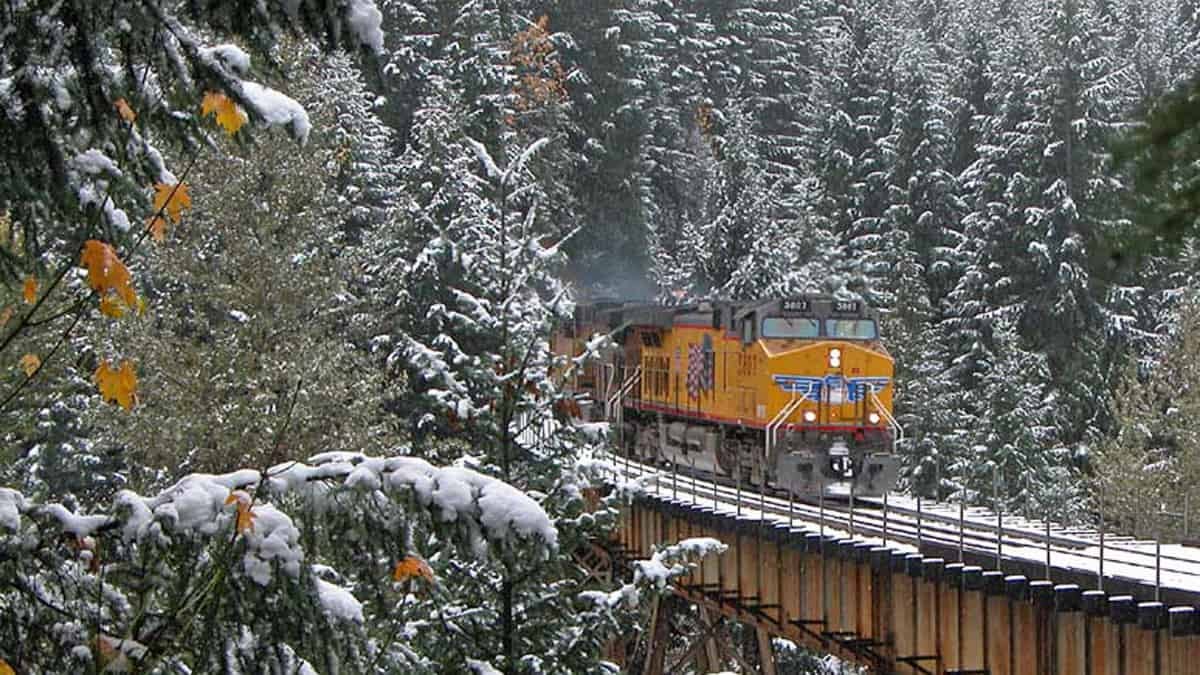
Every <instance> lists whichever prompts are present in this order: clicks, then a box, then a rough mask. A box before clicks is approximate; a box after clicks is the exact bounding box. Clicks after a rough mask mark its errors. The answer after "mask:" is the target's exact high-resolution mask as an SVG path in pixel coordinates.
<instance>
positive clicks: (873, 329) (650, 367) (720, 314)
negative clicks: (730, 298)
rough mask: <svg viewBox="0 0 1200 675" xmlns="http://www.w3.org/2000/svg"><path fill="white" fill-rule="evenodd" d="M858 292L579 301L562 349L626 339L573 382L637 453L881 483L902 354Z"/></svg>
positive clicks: (800, 481)
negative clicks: (893, 351) (895, 356)
mask: <svg viewBox="0 0 1200 675" xmlns="http://www.w3.org/2000/svg"><path fill="white" fill-rule="evenodd" d="M878 326H879V322H878V316H877V313H876V312H874V311H873V310H871V309H869V308H867V307H866V306H865V305H864V304H863V303H862V302H861V301H858V300H839V299H834V298H830V297H821V296H806V297H796V298H786V299H776V300H764V301H759V302H753V303H745V304H739V303H721V302H715V303H703V304H698V305H688V306H676V307H671V306H662V305H647V304H630V303H602V302H601V303H594V304H588V305H580V306H578V307H577V308H576V313H575V320H574V322H573V325H571V326H567V327H564V328H563V330H561V331H560V332H559V334H557V335H556V336H555V342H556V344H555V347H556V351H559V352H560V353H564V354H578V353H579V351H580V344H581V341H582V340H584V339H586V338H587V337H589V336H591V335H594V334H596V333H607V334H609V335H611V336H612V337H613V339H614V340H615V341H616V343H617V345H618V347H617V349H615V350H613V351H612V352H611V353H609V354H608V355H607V356H606V357H605V358H604V359H603V360H602V361H601V362H599V363H596V364H593V365H592V366H590V367H589V368H587V369H586V370H584V371H582V372H580V373H579V374H577V375H576V376H575V377H574V378H573V381H572V386H573V387H574V388H575V390H576V393H577V395H578V396H579V398H580V399H581V400H582V401H583V402H584V403H583V408H584V409H585V414H586V415H587V416H589V417H592V418H598V417H603V418H605V419H608V420H610V421H611V422H612V423H613V433H614V435H615V436H616V438H617V439H618V441H619V443H620V444H621V447H622V450H623V451H624V452H628V453H631V454H633V455H635V456H637V457H640V458H642V459H644V460H647V461H660V462H675V463H678V464H679V465H680V466H689V465H690V466H694V467H696V468H697V469H702V470H706V471H711V472H714V473H717V474H723V475H728V476H733V475H735V474H739V473H740V474H741V477H742V478H743V479H744V480H746V481H747V482H749V483H751V484H756V485H761V484H763V483H764V482H766V483H767V484H768V485H775V486H777V487H780V488H785V489H788V490H791V491H792V492H793V493H795V494H798V495H815V494H819V493H824V494H839V493H841V494H845V493H847V492H852V493H853V494H855V495H859V496H873V495H880V494H882V493H883V492H884V491H886V490H889V489H891V488H892V486H893V484H894V483H895V481H896V472H897V460H896V457H895V456H894V455H893V453H892V450H893V447H894V444H895V441H896V440H897V436H898V434H899V433H900V428H899V426H898V425H897V424H896V421H895V418H894V417H893V416H892V390H893V380H892V378H893V368H894V364H893V360H892V357H891V356H890V355H889V354H888V352H887V350H886V349H885V348H884V347H883V344H882V343H881V342H880V339H879V329H878Z"/></svg>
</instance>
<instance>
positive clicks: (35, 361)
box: [21, 354, 42, 377]
mask: <svg viewBox="0 0 1200 675" xmlns="http://www.w3.org/2000/svg"><path fill="white" fill-rule="evenodd" d="M41 367H42V360H41V359H40V358H38V355H37V354H26V355H25V356H22V357H21V369H22V370H24V371H25V374H26V375H28V376H29V377H33V374H34V373H36V372H37V371H38V368H41Z"/></svg>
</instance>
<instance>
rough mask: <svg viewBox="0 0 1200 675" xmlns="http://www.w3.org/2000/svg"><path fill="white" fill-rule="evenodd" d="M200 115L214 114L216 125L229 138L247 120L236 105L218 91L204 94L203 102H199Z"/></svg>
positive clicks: (244, 113)
mask: <svg viewBox="0 0 1200 675" xmlns="http://www.w3.org/2000/svg"><path fill="white" fill-rule="evenodd" d="M200 114H201V115H202V116H204V115H211V114H216V116H217V124H220V125H221V126H222V127H223V128H224V129H225V133H227V134H229V135H230V136H232V135H234V134H236V133H237V132H238V129H241V128H242V125H244V124H245V123H246V122H247V120H249V118H248V117H246V112H245V111H244V110H242V109H241V107H240V106H238V104H236V103H234V102H233V100H232V99H230V98H229V97H228V96H226V95H225V94H222V93H221V92H219V91H210V92H207V93H206V94H204V100H203V101H201V102H200Z"/></svg>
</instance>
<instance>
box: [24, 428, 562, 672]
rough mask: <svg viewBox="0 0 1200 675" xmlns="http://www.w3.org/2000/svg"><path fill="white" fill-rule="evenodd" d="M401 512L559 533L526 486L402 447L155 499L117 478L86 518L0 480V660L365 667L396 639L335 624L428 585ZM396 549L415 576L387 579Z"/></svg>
mask: <svg viewBox="0 0 1200 675" xmlns="http://www.w3.org/2000/svg"><path fill="white" fill-rule="evenodd" d="M368 513H369V515H368ZM414 522H423V523H425V524H427V525H428V526H430V527H432V528H434V529H436V530H437V531H438V532H440V533H442V534H443V535H444V536H445V539H444V541H445V542H446V543H454V542H457V543H458V544H459V548H460V549H466V550H471V551H474V552H475V553H476V554H477V555H479V556H487V555H488V553H489V551H490V550H492V549H493V548H494V549H497V550H502V551H508V552H510V553H511V552H514V551H516V550H517V548H518V547H520V551H521V554H522V555H530V554H532V555H533V557H535V558H545V557H546V556H548V555H549V554H550V553H551V552H553V551H556V550H557V547H558V532H557V530H556V529H555V527H554V524H553V523H552V522H551V520H550V518H549V517H548V516H547V514H546V512H545V511H544V510H543V509H542V508H541V506H539V505H538V503H537V502H535V501H534V500H533V499H532V498H531V497H529V496H528V495H526V494H524V493H522V492H520V491H518V490H516V489H515V488H513V487H512V486H510V485H508V484H506V483H503V482H501V481H498V480H496V479H493V478H490V477H488V476H484V475H482V474H480V473H477V472H475V471H472V470H470V469H466V468H458V467H436V466H433V465H431V464H429V463H427V462H425V461H423V460H420V459H417V458H414V457H407V456H396V457H368V456H366V455H362V454H358V453H344V452H332V453H325V454H322V455H318V456H315V457H313V458H311V459H310V460H309V462H307V463H306V462H289V463H286V464H281V465H279V466H276V467H273V468H271V469H269V470H267V471H266V472H265V473H264V472H260V471H257V470H252V469H243V470H239V471H235V472H232V473H226V474H219V475H214V474H192V475H189V476H187V477H185V478H183V479H182V480H180V481H179V482H177V483H176V484H175V485H173V486H171V487H170V488H168V489H166V490H163V491H162V492H160V493H159V494H157V495H153V496H143V495H139V494H136V493H134V492H131V491H122V492H121V493H119V494H118V495H117V497H116V498H115V499H114V501H113V504H112V506H111V507H110V508H109V509H107V510H105V511H103V512H98V513H90V514H89V513H75V512H72V511H71V510H70V509H68V508H67V507H65V506H63V505H62V504H57V503H38V502H35V501H33V500H30V499H28V498H26V497H24V496H23V495H21V494H20V493H19V492H17V491H15V490H10V489H0V589H4V592H3V593H0V613H3V614H4V615H5V616H6V617H12V621H6V622H5V625H4V626H0V645H12V644H21V645H23V647H22V650H19V651H18V652H15V653H14V652H9V653H0V657H3V658H6V659H7V660H8V661H9V663H12V664H13V665H14V666H15V667H18V668H21V669H22V672H25V671H26V670H28V671H29V672H38V668H39V667H45V666H47V665H49V664H60V665H61V664H70V668H71V669H77V668H78V669H83V668H85V667H86V666H87V664H88V663H89V662H92V663H94V664H97V665H99V666H101V667H104V666H106V665H109V664H110V663H111V661H112V659H114V658H117V657H118V656H119V657H120V658H123V659H126V660H129V661H131V664H130V665H131V666H136V668H137V669H138V670H139V671H140V672H159V669H160V668H161V669H165V668H166V667H167V666H168V665H170V666H172V667H176V666H182V665H186V666H187V667H189V668H193V669H197V670H204V671H207V670H209V666H211V665H213V664H214V663H215V662H221V663H222V667H221V669H222V670H227V668H226V667H225V660H226V659H228V658H237V659H240V660H242V661H244V662H245V663H250V664H260V663H264V662H266V661H270V660H281V662H282V661H287V660H289V659H290V660H291V662H294V663H296V664H299V663H300V662H301V661H305V660H306V659H307V660H308V661H307V662H308V663H310V667H317V666H315V665H313V664H319V663H321V662H322V661H324V662H325V664H324V666H322V667H321V670H325V669H326V668H330V661H329V659H336V660H337V661H338V662H339V663H342V664H343V666H344V667H348V666H350V665H351V664H364V663H366V662H367V661H369V660H370V659H368V658H367V656H366V654H367V653H368V651H370V649H376V650H378V649H384V650H393V651H394V650H395V646H394V645H390V644H384V643H380V642H377V641H375V642H372V641H371V640H370V639H368V640H367V642H363V641H357V642H356V641H354V640H348V639H347V637H346V636H347V635H350V636H354V635H358V636H359V637H363V636H365V635H369V634H370V632H371V630H373V627H372V626H371V625H370V624H371V623H372V622H378V623H379V624H380V625H383V624H386V619H387V618H394V617H384V618H383V619H381V618H380V616H379V613H380V612H381V611H382V610H380V609H379V608H380V607H381V606H383V607H387V608H390V609H388V610H386V611H394V608H396V607H398V606H403V605H404V597H405V595H406V594H410V593H412V592H413V590H414V589H413V587H412V586H411V584H412V583H414V580H415V581H417V582H420V583H423V584H428V585H429V586H432V585H433V584H435V583H437V582H436V581H435V578H434V575H433V573H432V572H431V571H430V570H429V567H428V565H425V563H424V562H423V561H420V559H419V558H416V557H414V554H413V553H412V552H411V551H412V548H413V536H412V529H413V523H414ZM342 548H352V549H354V550H353V551H349V552H345V551H341V550H340V549H342ZM346 556H349V557H348V558H347V557H346ZM335 559H336V560H337V561H342V564H340V565H339V567H338V568H335V567H331V566H329V565H325V564H323V562H322V561H329V562H334V561H335ZM414 560H415V561H416V562H415V563H412V562H411V561H414ZM346 561H350V562H349V563H347V562H346ZM397 561H400V562H404V561H410V562H409V564H410V565H414V564H415V566H416V567H418V568H419V569H420V570H421V573H420V574H407V575H395V574H393V565H394V564H398V563H397ZM388 589H394V590H388ZM390 595H395V598H394V599H391V600H389V599H388V597H390ZM364 596H367V597H364ZM372 601H373V602H376V603H378V604H375V605H371V604H370V603H371V602H372ZM401 625H403V622H401ZM356 631H357V632H356ZM338 640H341V642H338ZM388 640H392V641H394V640H395V636H394V635H393V636H389V638H388ZM368 643H370V644H372V645H374V646H373V647H370V649H368V648H367V646H366V645H367V644H368ZM118 644H120V645H135V646H137V649H136V650H132V651H131V650H129V649H124V648H123V647H122V648H118V647H114V645H118ZM106 645H107V646H108V647H112V649H106V648H105V646H106ZM202 646H203V649H202V648H201V647H202ZM206 650H211V651H212V653H211V654H207V653H203V652H204V651H206ZM226 652H228V653H226ZM396 653H401V654H402V653H404V650H403V648H402V647H401V648H399V651H398V652H396ZM229 654H234V655H235V656H233V657H230V656H229ZM206 664H208V665H206ZM351 670H355V668H351ZM285 671H286V672H294V671H293V670H286V669H285Z"/></svg>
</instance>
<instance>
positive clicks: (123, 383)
mask: <svg viewBox="0 0 1200 675" xmlns="http://www.w3.org/2000/svg"><path fill="white" fill-rule="evenodd" d="M92 378H93V379H94V380H95V381H96V387H97V388H98V389H99V390H100V395H101V396H103V397H104V400H105V401H113V402H116V403H117V404H119V405H120V406H121V407H122V408H124V409H126V410H132V409H133V406H134V405H135V404H136V403H137V375H135V374H134V372H133V364H132V363H131V362H129V361H122V362H121V369H120V370H113V368H112V367H111V366H109V365H108V360H107V359H106V360H104V361H102V362H100V365H99V366H98V367H97V368H96V372H95V373H94V374H93V375H92Z"/></svg>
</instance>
